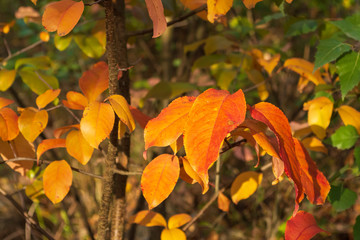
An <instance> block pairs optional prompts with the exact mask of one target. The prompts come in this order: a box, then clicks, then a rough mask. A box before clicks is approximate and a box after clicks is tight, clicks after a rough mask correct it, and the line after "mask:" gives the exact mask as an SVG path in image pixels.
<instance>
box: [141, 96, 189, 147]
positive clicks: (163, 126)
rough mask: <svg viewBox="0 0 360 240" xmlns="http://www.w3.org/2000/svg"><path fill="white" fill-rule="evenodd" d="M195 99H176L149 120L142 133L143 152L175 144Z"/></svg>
mask: <svg viewBox="0 0 360 240" xmlns="http://www.w3.org/2000/svg"><path fill="white" fill-rule="evenodd" d="M194 101H195V97H181V98H177V99H175V100H174V101H172V102H171V103H170V105H169V106H168V107H166V108H164V109H163V110H162V111H161V113H160V114H159V116H157V117H156V118H153V119H151V120H150V121H149V122H148V124H147V125H146V128H145V131H144V139H145V150H147V149H148V148H150V147H152V146H159V147H165V146H169V145H170V144H172V143H173V142H175V141H176V140H177V139H178V138H179V137H180V135H181V134H182V133H183V130H184V126H185V123H186V121H187V119H188V114H189V112H190V109H191V107H192V105H193V103H194Z"/></svg>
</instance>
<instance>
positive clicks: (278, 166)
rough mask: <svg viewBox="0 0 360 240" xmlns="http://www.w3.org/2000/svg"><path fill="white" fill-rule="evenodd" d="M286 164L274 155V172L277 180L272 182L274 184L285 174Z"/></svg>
mask: <svg viewBox="0 0 360 240" xmlns="http://www.w3.org/2000/svg"><path fill="white" fill-rule="evenodd" d="M284 170H285V166H284V162H283V161H282V160H281V159H280V158H277V157H272V172H273V174H274V177H275V180H274V181H273V182H272V185H275V184H277V183H278V182H279V181H280V179H281V178H282V176H283V174H284Z"/></svg>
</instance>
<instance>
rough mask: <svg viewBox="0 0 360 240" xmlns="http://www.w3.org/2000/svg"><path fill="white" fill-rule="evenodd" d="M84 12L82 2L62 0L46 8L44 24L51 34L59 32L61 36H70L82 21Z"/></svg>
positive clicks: (43, 18)
mask: <svg viewBox="0 0 360 240" xmlns="http://www.w3.org/2000/svg"><path fill="white" fill-rule="evenodd" d="M83 11H84V3H83V2H82V1H80V2H75V1H72V0H62V1H58V2H52V3H50V4H48V5H47V6H46V7H45V11H44V14H43V17H42V24H43V26H44V27H45V28H46V30H48V31H49V32H54V31H56V30H57V33H58V35H59V36H65V35H66V34H68V33H69V32H70V31H71V30H72V29H73V28H74V27H75V25H76V24H77V22H78V21H79V20H80V17H81V15H82V13H83Z"/></svg>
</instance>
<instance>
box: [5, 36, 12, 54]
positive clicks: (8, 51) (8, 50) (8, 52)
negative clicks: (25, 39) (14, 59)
mask: <svg viewBox="0 0 360 240" xmlns="http://www.w3.org/2000/svg"><path fill="white" fill-rule="evenodd" d="M4 45H5V48H6V51H7V54H8V56H11V50H10V47H9V44H8V42H7V40H6V38H5V37H4Z"/></svg>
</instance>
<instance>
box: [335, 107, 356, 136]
mask: <svg viewBox="0 0 360 240" xmlns="http://www.w3.org/2000/svg"><path fill="white" fill-rule="evenodd" d="M337 111H338V113H339V115H340V117H341V120H342V121H343V122H344V124H345V125H352V126H354V127H355V128H356V130H357V132H358V133H359V134H360V121H359V119H360V112H359V111H357V110H356V109H355V108H352V107H350V106H346V105H342V106H340V107H339V108H338V109H337Z"/></svg>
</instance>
